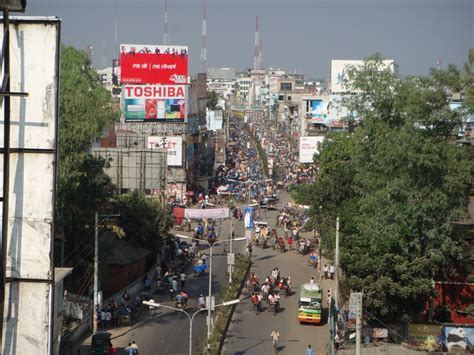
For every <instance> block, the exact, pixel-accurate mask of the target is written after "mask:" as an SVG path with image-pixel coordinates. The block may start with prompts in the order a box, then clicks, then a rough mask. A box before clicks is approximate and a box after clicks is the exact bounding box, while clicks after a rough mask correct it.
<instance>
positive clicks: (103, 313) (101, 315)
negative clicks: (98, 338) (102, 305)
mask: <svg viewBox="0 0 474 355" xmlns="http://www.w3.org/2000/svg"><path fill="white" fill-rule="evenodd" d="M100 325H101V327H102V328H103V329H107V321H106V320H105V309H103V310H102V312H100Z"/></svg>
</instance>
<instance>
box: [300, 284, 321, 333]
mask: <svg viewBox="0 0 474 355" xmlns="http://www.w3.org/2000/svg"><path fill="white" fill-rule="evenodd" d="M322 301H323V290H322V288H321V287H320V286H319V285H318V284H315V283H306V284H303V285H301V287H300V298H299V302H298V321H299V322H300V324H303V323H318V324H319V323H321V309H322Z"/></svg>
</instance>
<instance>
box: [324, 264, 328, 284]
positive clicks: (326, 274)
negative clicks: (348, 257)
mask: <svg viewBox="0 0 474 355" xmlns="http://www.w3.org/2000/svg"><path fill="white" fill-rule="evenodd" d="M323 271H324V279H325V280H327V279H328V273H329V267H328V266H327V264H324V268H323Z"/></svg>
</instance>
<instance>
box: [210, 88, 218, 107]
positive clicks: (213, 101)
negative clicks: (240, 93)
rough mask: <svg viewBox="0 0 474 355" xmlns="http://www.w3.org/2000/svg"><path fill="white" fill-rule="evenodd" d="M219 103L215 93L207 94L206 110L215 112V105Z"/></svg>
mask: <svg viewBox="0 0 474 355" xmlns="http://www.w3.org/2000/svg"><path fill="white" fill-rule="evenodd" d="M218 102H219V96H218V95H217V93H216V92H215V91H208V92H207V108H208V109H209V110H215V109H216V108H217V103H218Z"/></svg>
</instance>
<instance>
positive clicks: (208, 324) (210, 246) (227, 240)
mask: <svg viewBox="0 0 474 355" xmlns="http://www.w3.org/2000/svg"><path fill="white" fill-rule="evenodd" d="M176 237H178V238H183V239H190V240H193V239H194V240H200V239H199V238H194V237H188V236H187V235H178V234H177V235H176ZM241 240H246V239H245V237H243V238H235V239H225V240H217V241H215V242H214V243H213V244H212V245H211V243H209V242H208V241H204V242H205V243H207V245H208V246H209V293H208V295H209V296H208V297H209V305H208V307H207V309H208V313H207V318H208V319H207V321H208V323H207V347H208V348H209V346H210V344H209V341H210V339H211V308H212V306H211V302H212V297H211V295H212V288H211V286H212V249H213V248H214V246H215V245H216V244H219V243H225V242H230V241H234V242H235V241H241Z"/></svg>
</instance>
